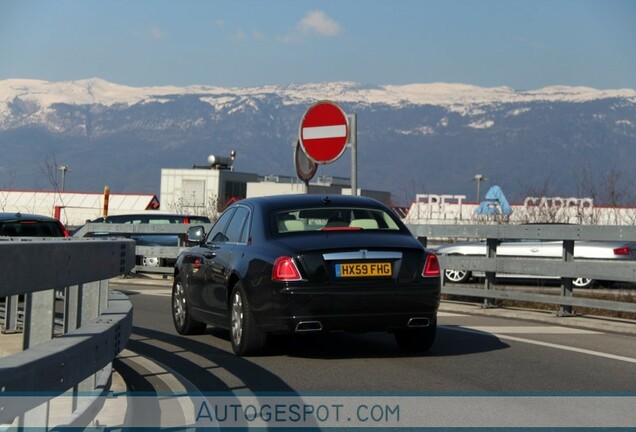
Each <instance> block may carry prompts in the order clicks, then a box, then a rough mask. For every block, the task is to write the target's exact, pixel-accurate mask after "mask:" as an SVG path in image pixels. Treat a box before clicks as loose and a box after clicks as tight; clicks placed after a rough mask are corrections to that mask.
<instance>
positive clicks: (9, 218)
mask: <svg viewBox="0 0 636 432" xmlns="http://www.w3.org/2000/svg"><path fill="white" fill-rule="evenodd" d="M0 236H8V237H69V232H68V231H67V230H66V227H65V226H64V224H62V222H60V221H59V220H57V219H55V218H52V217H50V216H42V215H35V214H27V213H0Z"/></svg>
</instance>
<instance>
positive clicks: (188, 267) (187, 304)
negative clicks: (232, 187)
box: [172, 195, 440, 356]
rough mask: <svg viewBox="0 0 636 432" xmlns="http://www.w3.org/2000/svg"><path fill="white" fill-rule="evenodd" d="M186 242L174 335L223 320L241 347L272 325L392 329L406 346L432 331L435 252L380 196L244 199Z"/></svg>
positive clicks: (415, 346) (279, 329) (420, 346)
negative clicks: (407, 226)
mask: <svg viewBox="0 0 636 432" xmlns="http://www.w3.org/2000/svg"><path fill="white" fill-rule="evenodd" d="M188 241H189V242H190V243H191V244H192V243H194V244H195V246H193V247H190V248H189V249H186V250H184V251H183V252H182V253H181V254H180V255H179V257H178V259H177V262H176V265H175V273H174V284H173V289H172V316H173V321H174V325H175V328H176V330H177V332H179V333H180V334H196V333H202V332H203V331H204V330H205V328H206V326H207V325H208V324H210V325H213V326H218V327H222V328H227V329H229V330H230V336H231V337H230V339H231V343H232V348H233V350H234V352H235V353H236V354H237V355H241V356H242V355H251V354H252V355H253V354H258V353H259V352H260V351H261V350H262V349H263V348H264V346H265V344H266V342H267V337H268V335H269V334H273V333H294V332H297V333H302V332H319V331H323V332H329V331H352V332H368V331H388V332H392V333H394V334H395V339H396V341H397V343H398V345H399V347H400V348H402V349H403V350H408V351H414V350H417V351H426V350H427V349H428V348H430V346H431V345H432V343H433V341H434V339H435V333H436V327H437V309H438V306H439V300H440V271H439V265H438V262H437V258H436V256H435V255H434V254H433V253H432V252H430V251H427V250H425V249H424V248H423V247H422V245H421V244H420V243H419V242H418V241H417V239H415V238H414V237H413V235H412V234H411V233H410V231H409V230H408V228H406V226H405V225H404V224H403V223H402V222H401V221H400V219H399V218H398V217H397V216H396V215H395V213H394V212H393V211H392V210H391V209H390V208H388V207H386V206H385V205H383V204H381V203H380V202H378V201H376V200H373V199H370V198H364V197H352V196H340V195H338V196H320V195H285V196H270V197H259V198H248V199H245V200H241V201H239V202H236V203H234V204H233V205H231V206H230V207H228V208H227V209H226V210H225V211H224V212H223V213H222V214H221V216H220V217H219V218H218V220H217V222H216V223H215V225H214V226H213V227H212V229H211V230H210V232H208V233H205V232H204V230H203V227H191V228H190V229H189V231H188Z"/></svg>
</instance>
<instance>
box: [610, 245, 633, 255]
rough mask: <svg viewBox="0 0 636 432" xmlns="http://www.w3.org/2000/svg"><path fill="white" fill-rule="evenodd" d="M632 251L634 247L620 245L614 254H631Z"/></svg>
mask: <svg viewBox="0 0 636 432" xmlns="http://www.w3.org/2000/svg"><path fill="white" fill-rule="evenodd" d="M631 253H632V248H630V247H620V248H616V249H614V255H630V254H631Z"/></svg>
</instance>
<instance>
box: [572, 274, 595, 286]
mask: <svg viewBox="0 0 636 432" xmlns="http://www.w3.org/2000/svg"><path fill="white" fill-rule="evenodd" d="M572 285H574V286H575V287H576V288H591V287H592V285H594V279H588V278H581V277H580V278H574V279H572Z"/></svg>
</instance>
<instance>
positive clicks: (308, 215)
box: [273, 207, 400, 234]
mask: <svg viewBox="0 0 636 432" xmlns="http://www.w3.org/2000/svg"><path fill="white" fill-rule="evenodd" d="M273 225H274V232H275V233H277V234H284V233H291V232H298V231H363V230H376V231H382V230H384V231H399V230H400V226H399V225H398V224H397V223H396V222H395V220H394V219H393V218H392V217H391V215H390V214H389V213H387V212H385V211H384V210H382V209H375V208H359V207H329V208H324V207H321V208H303V209H291V210H284V211H279V212H277V213H276V214H275V215H274V224H273Z"/></svg>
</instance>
